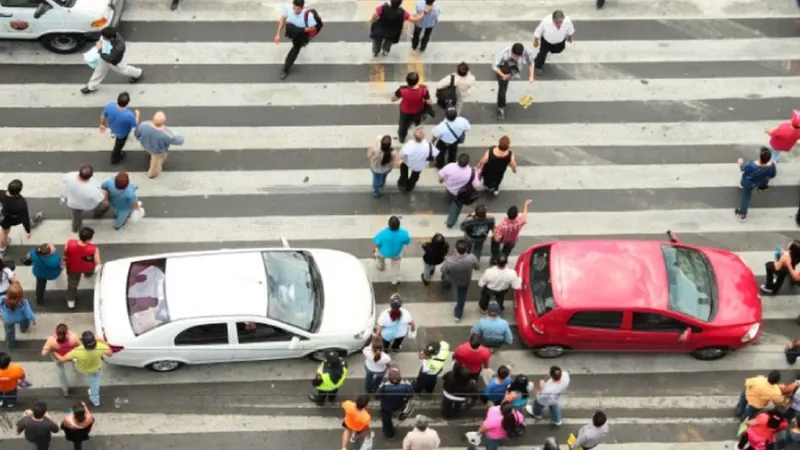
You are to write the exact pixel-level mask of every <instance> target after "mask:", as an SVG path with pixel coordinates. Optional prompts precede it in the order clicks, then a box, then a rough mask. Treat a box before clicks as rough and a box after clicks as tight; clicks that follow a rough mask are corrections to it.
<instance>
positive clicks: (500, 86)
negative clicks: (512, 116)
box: [495, 74, 511, 108]
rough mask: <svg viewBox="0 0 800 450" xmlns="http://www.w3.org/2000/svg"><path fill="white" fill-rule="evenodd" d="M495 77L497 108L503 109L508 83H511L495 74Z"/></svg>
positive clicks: (509, 80)
mask: <svg viewBox="0 0 800 450" xmlns="http://www.w3.org/2000/svg"><path fill="white" fill-rule="evenodd" d="M495 77H497V107H498V108H505V107H506V93H507V92H508V83H510V82H511V79H510V78H509V79H508V80H504V79H503V77H501V76H500V75H497V74H495Z"/></svg>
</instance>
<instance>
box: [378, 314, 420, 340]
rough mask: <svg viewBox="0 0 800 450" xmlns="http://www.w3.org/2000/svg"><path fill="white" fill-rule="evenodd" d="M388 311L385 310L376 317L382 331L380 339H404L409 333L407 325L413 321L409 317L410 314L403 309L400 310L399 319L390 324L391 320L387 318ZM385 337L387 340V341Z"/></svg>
mask: <svg viewBox="0 0 800 450" xmlns="http://www.w3.org/2000/svg"><path fill="white" fill-rule="evenodd" d="M389 311H391V310H390V309H386V310H384V311H383V312H382V313H381V315H380V316H378V325H379V326H380V327H381V328H382V329H383V330H382V331H381V337H382V338H383V339H384V340H387V341H391V340H392V339H398V338H401V337H406V335H407V334H408V331H409V326H408V324H410V323H411V322H412V321H413V320H414V319H413V318H412V317H411V313H410V312H408V310H407V309H405V308H400V318H399V319H397V322H392V319H391V318H390V317H389ZM387 337H388V338H389V339H387Z"/></svg>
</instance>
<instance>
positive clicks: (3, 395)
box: [0, 389, 17, 406]
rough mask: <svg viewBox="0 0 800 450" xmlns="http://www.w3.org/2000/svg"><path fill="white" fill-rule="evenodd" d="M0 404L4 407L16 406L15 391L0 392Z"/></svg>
mask: <svg viewBox="0 0 800 450" xmlns="http://www.w3.org/2000/svg"><path fill="white" fill-rule="evenodd" d="M0 403H2V404H3V405H5V406H14V405H16V404H17V390H16V389H14V390H13V391H8V392H0Z"/></svg>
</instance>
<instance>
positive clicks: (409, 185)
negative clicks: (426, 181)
mask: <svg viewBox="0 0 800 450" xmlns="http://www.w3.org/2000/svg"><path fill="white" fill-rule="evenodd" d="M420 173H421V172H414V171H413V170H411V169H409V168H408V166H407V165H406V163H403V164H400V178H398V179H397V187H399V188H400V189H401V190H403V191H406V192H411V191H413V190H414V186H416V185H417V181H419V174H420Z"/></svg>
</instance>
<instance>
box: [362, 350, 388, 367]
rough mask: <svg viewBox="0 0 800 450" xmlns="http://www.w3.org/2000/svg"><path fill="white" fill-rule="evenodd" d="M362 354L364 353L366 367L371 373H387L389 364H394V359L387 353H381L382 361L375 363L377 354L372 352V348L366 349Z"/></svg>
mask: <svg viewBox="0 0 800 450" xmlns="http://www.w3.org/2000/svg"><path fill="white" fill-rule="evenodd" d="M362 353H364V365H365V366H367V370H369V371H370V372H378V373H380V372H386V369H387V368H388V367H389V363H390V362H392V358H391V357H390V356H389V355H387V354H386V352H381V357H380V359H378V361H375V352H373V351H372V347H371V346H367V347H364V350H362Z"/></svg>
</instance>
